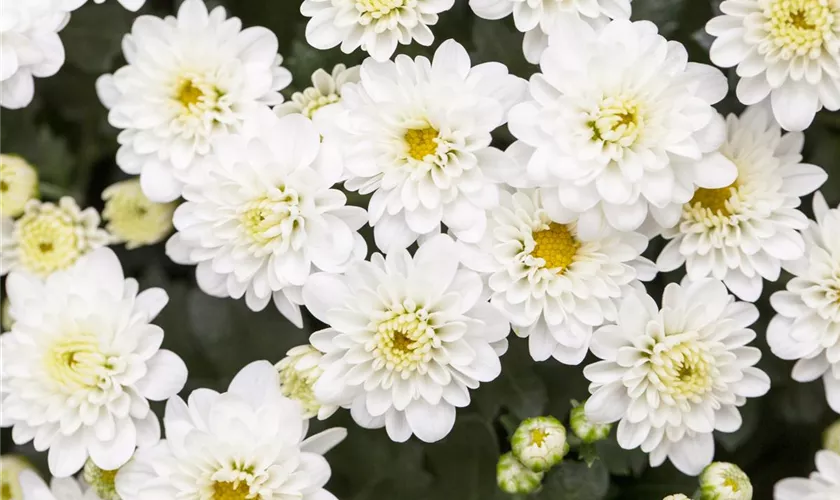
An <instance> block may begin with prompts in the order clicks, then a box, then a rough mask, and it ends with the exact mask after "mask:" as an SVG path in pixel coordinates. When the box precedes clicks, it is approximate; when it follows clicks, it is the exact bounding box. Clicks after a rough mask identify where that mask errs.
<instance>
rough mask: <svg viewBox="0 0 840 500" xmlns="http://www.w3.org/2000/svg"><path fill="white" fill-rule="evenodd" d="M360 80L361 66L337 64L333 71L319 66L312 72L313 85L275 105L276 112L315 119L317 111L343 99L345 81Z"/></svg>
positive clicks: (323, 109)
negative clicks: (342, 92)
mask: <svg viewBox="0 0 840 500" xmlns="http://www.w3.org/2000/svg"><path fill="white" fill-rule="evenodd" d="M358 81H359V66H353V67H351V68H348V67H347V66H345V65H343V64H337V65H335V67H334V68H333V70H332V73H327V72H326V71H324V70H323V69H320V68H319V69H318V70H316V71H315V72H314V73H312V86H311V87H308V88H306V89H304V90H303V91H302V92H295V93H294V94H292V98H291V100H289V101H286V102H284V103H282V104H278V105H277V106H275V107H274V112H275V113H276V114H277V116H285V115H288V114H291V113H300V114H302V115H303V116H305V117H307V118H309V119H313V120H314V118H315V114H316V113H318V112H320V111H326V110H333V109H336V108H337V106H333V104H336V103H338V102H339V101H340V100H341V87H343V86H344V84H345V83H357V82H358ZM318 114H321V113H318Z"/></svg>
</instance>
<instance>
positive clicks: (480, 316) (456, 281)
mask: <svg viewBox="0 0 840 500" xmlns="http://www.w3.org/2000/svg"><path fill="white" fill-rule="evenodd" d="M483 288H484V287H483V284H482V281H481V278H480V277H479V275H478V274H476V273H474V272H472V271H469V270H466V269H459V258H458V252H457V247H456V246H455V243H454V242H453V241H452V240H451V239H450V238H449V237H448V236H446V235H438V236H435V237H433V238H431V239H429V240H428V241H427V242H426V243H424V244H423V245H421V246H420V248H419V249H418V250H417V253H416V254H415V255H414V257H413V258H412V257H411V256H409V254H408V252H407V251H405V250H403V251H398V252H391V253H389V254H388V256H387V257H383V256H382V255H381V254H378V253H377V254H374V255H373V256H372V257H371V260H370V262H368V261H358V262H355V263H353V264H351V265H350V266H349V268H348V270H347V272H346V273H345V274H343V275H336V274H326V273H322V274H317V275H314V276H312V278H310V280H309V282H308V283H307V284H306V286H304V287H303V298H304V301H305V303H306V307H307V308H308V309H309V311H310V312H311V313H312V314H313V315H314V316H315V317H316V318H318V319H319V320H321V321H323V322H324V323H326V324H327V325H330V327H329V328H327V329H325V330H321V331H319V332H316V333H313V334H312V336H311V337H310V342H312V345H314V346H315V347H316V348H317V349H318V350H320V351H321V352H323V353H325V355H324V357H323V358H322V359H321V363H320V365H321V368H323V369H324V373H323V374H321V376H320V378H319V379H318V381H317V382H316V383H315V396H316V397H317V398H318V399H319V400H320V401H321V402H324V403H331V404H337V405H341V406H345V407H350V408H351V415H352V416H353V419H354V420H355V421H356V423H358V424H359V425H360V426H362V427H365V428H380V427H383V426H384V427H385V428H386V430H387V431H388V436H389V437H390V438H391V439H392V440H394V441H398V442H402V441H406V440H407V439H408V438H409V437H410V436H411V435H412V434H414V435H416V436H417V437H418V438H420V439H421V440H423V441H426V442H434V441H438V440H440V439H442V438H443V437H444V436H446V435H447V434H448V433H449V431H450V430H452V426H453V424H454V423H455V408H463V407H465V406H467V405H468V404H469V403H470V393H469V390H470V389H475V388H476V387H478V385H479V383H480V382H489V381H491V380H493V379H495V378H496V377H498V376H499V374H500V373H501V364H500V362H499V356H500V355H501V354H503V353H504V352H505V351H506V350H507V339H506V337H507V334H508V333H509V330H510V328H509V325H508V323H507V321H505V319H504V317H503V316H502V314H501V313H500V312H498V311H497V310H496V309H495V308H494V307H493V306H491V305H490V304H489V303H487V302H486V297H484V295H483V291H484V290H483ZM325 291H328V292H327V293H325Z"/></svg>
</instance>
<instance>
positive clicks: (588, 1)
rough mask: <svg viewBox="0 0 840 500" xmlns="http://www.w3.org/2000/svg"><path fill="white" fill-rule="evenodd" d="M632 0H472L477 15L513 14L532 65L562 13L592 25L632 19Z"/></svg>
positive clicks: (471, 4)
mask: <svg viewBox="0 0 840 500" xmlns="http://www.w3.org/2000/svg"><path fill="white" fill-rule="evenodd" d="M630 2H631V0H470V7H471V8H472V10H473V12H475V14H476V15H477V16H478V17H482V18H484V19H492V20H495V19H501V18H503V17H505V16H509V15H510V14H513V22H514V24H515V25H516V29H518V30H519V31H521V32H523V33H525V39H524V40H523V41H522V52H523V53H524V54H525V59H526V60H527V61H528V62H529V63H531V64H538V63H539V62H540V56H541V55H542V53H543V51H544V50H545V48H546V47H547V46H548V33H551V31H552V29H553V28H554V26H555V23H556V22H557V19H558V18H559V17H562V16H574V17H577V18H580V19H583V20H585V21H587V22H588V23H589V24H592V25H593V26H596V27H597V26H600V25H602V24H604V23H606V22H607V21H609V20H610V19H630V11H631V7H630Z"/></svg>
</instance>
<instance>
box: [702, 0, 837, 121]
mask: <svg viewBox="0 0 840 500" xmlns="http://www.w3.org/2000/svg"><path fill="white" fill-rule="evenodd" d="M720 10H721V11H722V12H723V15H721V16H718V17H716V18H714V19H712V20H711V21H709V22H708V24H706V31H708V32H709V34H711V35H713V36H715V37H717V39H716V40H715V41H714V42H713V43H712V47H711V59H712V62H713V63H715V64H717V65H718V66H721V67H724V68H730V67H733V66H737V69H736V72H737V73H738V76H740V77H741V80H740V81H739V82H738V87H737V89H736V91H737V95H738V99H739V100H740V101H741V102H742V103H744V104H748V105H749V104H756V103H758V102H760V101H762V100H764V99H765V98H767V96H768V95H769V96H770V103H771V105H772V108H773V115H774V116H775V117H776V120H778V121H779V123H780V124H781V125H782V127H784V128H785V129H786V130H795V131H801V130H805V129H806V128H808V126H809V125H810V124H811V122H812V121H813V120H814V115H815V114H816V113H817V111H819V110H820V109H822V108H823V107H825V108H826V109H829V110H832V111H836V110H838V109H840V0H727V1H725V2H723V3H722V4H720Z"/></svg>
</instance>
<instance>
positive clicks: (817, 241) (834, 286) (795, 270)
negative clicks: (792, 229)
mask: <svg viewBox="0 0 840 500" xmlns="http://www.w3.org/2000/svg"><path fill="white" fill-rule="evenodd" d="M814 216H815V218H816V222H812V223H811V224H810V225H809V227H808V228H807V229H805V230H804V231H803V232H802V236H803V237H804V238H805V247H806V250H805V255H804V256H802V257H801V258H800V259H799V260H796V261H793V262H789V263H785V269H787V270H788V271H790V272H791V273H792V274H793V275H794V277H793V279H791V280H790V281H788V283H787V290H781V291H778V292H776V293H774V294H773V295H772V296H771V297H770V303H771V304H772V305H773V309H775V310H776V312H777V313H778V314H776V315H775V316H774V317H773V319H772V320H770V324H769V325H767V343H768V344H769V345H770V349H771V350H772V351H773V354H775V355H776V356H778V357H780V358H782V359H791V360H793V359H796V360H798V361H797V362H796V364H795V365H794V367H793V373H792V376H793V379H794V380H796V381H798V382H810V381H812V380H816V379H818V378H820V377H822V379H823V382H824V384H825V394H826V397H827V399H828V404H829V406H831V408H832V409H833V410H834V411H836V412H838V413H840V301H838V299H840V209H838V208H834V209H831V210H829V208H828V205H827V204H826V202H825V199H824V198H823V197H822V194H820V193H817V194H816V195H814Z"/></svg>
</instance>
